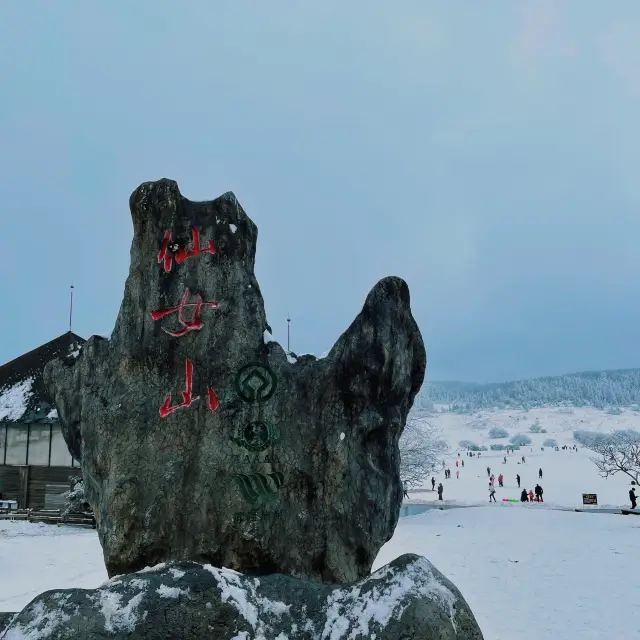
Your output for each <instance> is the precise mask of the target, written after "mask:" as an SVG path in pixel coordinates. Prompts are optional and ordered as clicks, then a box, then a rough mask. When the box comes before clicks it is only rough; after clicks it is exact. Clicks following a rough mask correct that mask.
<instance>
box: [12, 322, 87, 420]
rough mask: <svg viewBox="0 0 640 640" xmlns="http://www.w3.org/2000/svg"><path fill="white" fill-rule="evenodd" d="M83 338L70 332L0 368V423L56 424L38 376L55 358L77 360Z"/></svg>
mask: <svg viewBox="0 0 640 640" xmlns="http://www.w3.org/2000/svg"><path fill="white" fill-rule="evenodd" d="M84 343H85V340H84V338H81V337H80V336H78V335H76V334H75V333H73V332H71V331H67V333H64V334H62V335H61V336H59V337H57V338H56V339H55V340H51V342H47V343H46V344H43V345H42V346H40V347H38V348H37V349H33V351H29V352H28V353H25V354H24V355H22V356H19V357H18V358H15V359H14V360H11V361H10V362H7V363H6V364H3V365H2V366H0V422H57V421H58V414H57V412H56V410H55V408H54V406H53V402H52V400H51V398H50V397H49V394H48V393H47V391H46V389H45V386H44V380H43V378H42V374H43V371H44V367H45V365H46V364H47V362H50V361H51V360H54V359H55V358H62V357H78V355H79V354H80V349H81V348H82V345H83V344H84Z"/></svg>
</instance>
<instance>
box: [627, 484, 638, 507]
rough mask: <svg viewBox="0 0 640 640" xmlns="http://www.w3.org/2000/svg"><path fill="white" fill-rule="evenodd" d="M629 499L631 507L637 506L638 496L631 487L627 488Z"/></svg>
mask: <svg viewBox="0 0 640 640" xmlns="http://www.w3.org/2000/svg"><path fill="white" fill-rule="evenodd" d="M629 500H631V508H632V509H635V508H637V506H638V498H637V496H636V490H635V489H634V488H633V487H631V489H629Z"/></svg>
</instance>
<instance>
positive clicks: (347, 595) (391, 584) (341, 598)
mask: <svg viewBox="0 0 640 640" xmlns="http://www.w3.org/2000/svg"><path fill="white" fill-rule="evenodd" d="M382 579H384V580H385V585H384V589H378V588H377V587H374V588H373V589H371V590H370V591H368V592H367V593H366V594H364V595H363V586H364V585H359V586H355V587H352V588H350V589H336V590H335V591H334V592H333V593H332V594H331V595H330V596H329V597H328V598H327V603H326V607H327V622H326V624H325V627H324V630H323V632H322V636H321V639H322V640H355V638H359V637H360V638H362V637H366V638H370V637H373V635H372V634H373V630H370V629H369V625H370V624H372V623H377V624H379V625H381V626H382V627H383V628H384V627H385V626H386V625H387V624H388V623H389V621H390V620H391V618H392V617H393V618H396V619H397V618H399V617H400V616H401V615H402V612H403V611H404V609H405V606H404V605H403V602H406V601H407V599H408V596H411V595H413V596H416V595H419V596H422V597H425V598H429V599H435V600H438V601H439V602H441V603H442V604H444V605H445V606H446V607H447V608H448V609H449V616H450V618H451V622H452V624H453V627H454V629H455V613H456V610H455V605H456V601H457V598H456V596H455V594H454V593H453V592H452V591H451V590H450V589H449V588H448V587H446V586H445V585H444V584H442V583H441V582H440V581H439V580H438V579H437V578H436V576H435V575H434V574H433V571H432V568H431V565H430V564H429V562H428V561H427V560H426V559H424V558H420V559H418V560H416V561H415V562H412V563H411V564H410V565H407V567H406V569H405V570H404V571H402V572H399V571H397V569H395V568H394V567H384V568H382V569H380V570H379V571H376V573H374V574H372V575H371V577H370V578H369V580H368V581H367V582H371V581H375V580H382ZM349 631H350V632H349ZM347 632H349V635H346V634H347Z"/></svg>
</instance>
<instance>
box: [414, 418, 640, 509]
mask: <svg viewBox="0 0 640 640" xmlns="http://www.w3.org/2000/svg"><path fill="white" fill-rule="evenodd" d="M427 419H428V421H429V422H430V423H431V424H432V425H434V426H435V427H436V428H438V429H440V430H441V431H442V437H443V438H444V439H445V440H447V442H448V443H449V444H450V445H451V448H452V455H450V456H449V457H448V458H447V459H446V464H447V465H448V466H449V468H450V469H451V476H452V477H451V479H449V480H445V479H444V474H443V473H442V470H441V469H439V470H438V473H436V474H435V477H436V481H437V482H440V481H442V483H443V485H444V498H445V501H448V502H451V503H455V504H482V503H485V502H488V500H489V493H488V479H487V472H486V467H487V466H490V467H491V469H492V472H493V473H494V474H495V476H496V478H497V476H498V474H499V473H503V475H504V476H505V487H504V488H502V489H501V488H499V487H498V486H497V485H498V483H497V482H496V489H497V494H496V498H497V500H499V501H500V500H501V499H502V498H518V497H519V494H520V492H519V491H518V488H517V483H516V474H520V476H521V480H522V486H523V487H526V488H527V489H532V488H533V487H534V486H535V484H536V483H537V482H538V469H539V468H542V470H543V478H542V481H540V484H541V485H542V487H543V489H544V500H545V504H546V505H549V506H555V507H570V508H575V507H582V494H583V493H596V494H597V495H598V503H599V505H600V506H610V507H611V506H626V507H628V506H629V499H628V492H629V488H630V484H629V482H630V480H629V478H628V477H627V476H624V475H617V476H614V477H611V478H607V479H604V478H601V477H600V476H599V475H598V471H597V469H596V467H595V465H594V464H593V462H591V459H590V458H591V457H592V456H593V455H594V454H593V453H592V452H590V451H588V450H587V449H584V448H583V447H581V446H580V445H578V451H577V452H572V451H570V450H569V451H562V450H560V451H554V450H553V449H552V448H549V447H545V450H544V451H541V447H542V444H543V442H544V441H545V440H546V439H547V438H554V439H555V440H556V441H557V443H558V445H559V446H560V447H562V446H563V445H564V444H567V445H571V446H572V445H574V444H576V442H575V441H574V440H573V431H574V430H579V429H583V430H589V431H599V432H603V433H605V432H610V431H613V430H617V429H638V430H640V428H639V425H640V413H638V412H635V411H625V412H623V414H622V415H609V414H607V413H605V412H604V411H600V410H597V409H574V410H571V409H532V410H530V411H513V410H512V411H497V412H480V413H474V414H473V415H460V414H453V413H438V414H434V415H432V416H429V417H428V418H427ZM536 420H537V421H538V422H539V424H540V426H541V427H542V428H544V429H546V430H547V433H539V434H535V433H530V432H529V427H530V426H531V424H533V423H534V422H535V421H536ZM493 426H499V427H503V428H505V429H506V430H507V431H508V432H509V436H512V435H517V434H520V433H524V434H527V435H528V436H529V437H530V438H531V440H532V445H531V446H527V447H523V448H521V450H520V451H516V452H514V453H512V454H509V455H508V456H507V464H503V463H502V461H503V456H504V455H506V454H505V453H503V452H497V451H483V452H482V454H481V457H480V458H477V457H473V458H468V457H466V456H465V455H464V452H462V455H461V457H460V458H459V460H464V464H465V467H464V468H462V467H458V469H456V467H455V460H456V459H458V458H457V452H458V451H460V447H459V446H458V443H459V442H460V441H462V440H471V441H473V442H475V443H477V444H478V445H486V446H487V447H489V446H490V445H491V444H495V443H501V444H507V443H508V441H509V440H508V438H503V439H499V440H495V439H491V438H489V436H488V431H489V429H490V428H491V427H493ZM522 455H524V456H525V461H526V462H525V464H518V461H519V460H520V459H521V456H522ZM457 470H459V471H460V478H459V479H458V478H456V471H457ZM425 487H427V488H428V489H429V490H428V491H415V492H414V491H410V492H409V495H410V496H411V500H410V502H411V501H418V502H421V501H429V502H430V501H432V500H434V498H437V496H434V493H433V492H432V491H431V490H430V489H431V484H430V483H429V482H428V480H427V481H426V482H425ZM536 506H541V505H536Z"/></svg>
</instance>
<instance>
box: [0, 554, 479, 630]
mask: <svg viewBox="0 0 640 640" xmlns="http://www.w3.org/2000/svg"><path fill="white" fill-rule="evenodd" d="M5 638H6V640H12V639H13V640H16V639H17V638H31V639H33V640H37V639H39V638H48V639H49V640H63V639H74V640H88V639H94V638H144V639H145V640H163V639H167V640H169V639H171V640H202V639H203V638H215V639H216V640H232V639H233V640H323V639H326V640H365V639H367V640H369V639H370V638H376V640H482V633H481V632H480V630H479V628H478V625H477V622H476V621H475V618H474V617H473V614H472V613H471V611H470V609H469V607H468V605H467V603H466V602H465V601H464V599H463V597H462V595H461V594H460V592H459V591H458V590H457V589H456V587H455V586H454V585H453V584H452V583H451V582H449V580H447V579H446V578H445V577H444V576H443V575H442V574H441V573H440V572H439V571H438V570H437V569H436V568H435V567H434V566H433V565H431V564H430V563H429V561H428V560H426V559H424V558H421V557H419V556H415V555H404V556H401V557H400V558H397V559H396V560H394V561H393V562H392V563H391V564H388V565H387V566H385V567H383V568H381V569H380V570H378V571H376V572H375V573H374V574H373V575H371V576H369V577H368V578H365V579H363V580H361V581H359V582H358V583H356V584H354V585H352V586H349V587H338V586H331V585H324V584H320V583H318V582H312V581H309V580H301V579H298V578H291V577H289V576H283V575H270V576H265V577H262V578H260V579H258V578H251V577H248V576H244V575H242V574H239V573H236V572H234V571H230V570H228V569H216V568H215V567H212V566H211V565H204V566H202V565H199V564H195V563H191V562H181V563H170V564H161V565H158V566H156V567H153V568H152V569H144V570H142V571H140V572H138V573H135V574H131V575H128V576H118V577H116V578H113V579H112V580H110V581H109V582H107V583H106V584H104V585H103V586H102V587H100V588H98V589H94V590H85V589H66V590H62V591H47V592H46V593H43V594H42V595H40V596H38V597H37V598H36V599H35V600H33V601H32V602H31V603H30V604H29V605H28V606H27V607H26V608H25V609H24V610H23V611H22V612H21V613H20V614H19V615H18V617H17V618H15V619H14V620H13V621H12V623H11V625H10V626H9V629H8V631H7V634H6V636H5Z"/></svg>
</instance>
